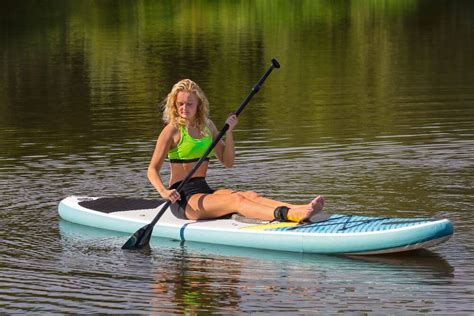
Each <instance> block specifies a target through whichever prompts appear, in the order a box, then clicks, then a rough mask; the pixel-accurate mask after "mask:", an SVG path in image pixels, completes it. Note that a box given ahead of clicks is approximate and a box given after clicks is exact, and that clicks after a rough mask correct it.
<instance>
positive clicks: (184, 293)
mask: <svg viewBox="0 0 474 316" xmlns="http://www.w3.org/2000/svg"><path fill="white" fill-rule="evenodd" d="M220 268H222V260H221V259H215V260H214V259H209V258H203V257H193V256H191V255H189V254H187V253H186V252H185V250H184V248H183V253H182V254H181V255H180V256H176V257H174V256H173V258H172V260H171V261H170V262H168V263H167V268H166V269H167V272H166V273H163V272H162V271H159V272H157V273H155V274H154V277H155V280H154V281H155V282H154V284H152V288H153V290H154V292H155V294H156V297H155V298H154V299H153V302H152V304H153V306H154V308H155V309H157V310H158V311H160V312H176V310H177V309H180V308H183V311H184V314H194V313H199V312H202V311H204V310H205V311H206V314H212V313H213V312H216V311H219V310H222V309H223V308H229V309H230V310H236V309H237V307H238V306H239V304H240V299H241V298H240V295H239V294H238V290H237V289H238V287H237V284H238V282H239V281H238V279H236V277H238V276H235V270H234V273H233V274H226V275H225V276H223V275H222V274H219V278H218V279H216V278H214V277H213V272H215V271H218V270H219V269H220ZM234 268H235V267H234ZM222 284H226V285H227V286H225V287H222ZM170 303H171V304H172V305H171V306H170Z"/></svg>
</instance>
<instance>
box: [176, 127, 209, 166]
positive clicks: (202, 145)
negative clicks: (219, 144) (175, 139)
mask: <svg viewBox="0 0 474 316" xmlns="http://www.w3.org/2000/svg"><path fill="white" fill-rule="evenodd" d="M179 133H180V134H181V139H180V140H179V143H178V145H177V146H176V147H175V148H172V149H171V150H170V151H169V152H168V159H169V160H170V162H171V163H173V162H180V163H183V162H195V161H198V160H199V158H201V157H202V155H204V153H205V152H206V150H207V149H208V148H209V146H211V144H212V133H211V130H210V129H209V128H206V136H204V137H202V138H193V137H191V135H189V134H188V131H187V130H186V128H185V127H183V126H180V127H179ZM212 155H214V150H212V151H211V152H210V153H209V155H208V156H207V157H206V159H207V160H209V158H210V157H211V156H212Z"/></svg>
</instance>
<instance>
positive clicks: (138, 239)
mask: <svg viewBox="0 0 474 316" xmlns="http://www.w3.org/2000/svg"><path fill="white" fill-rule="evenodd" d="M152 232H153V225H150V224H148V225H145V226H143V227H142V228H140V229H139V230H137V231H136V232H135V234H133V235H132V236H131V237H130V238H129V239H128V240H127V242H126V243H125V244H123V246H122V249H127V250H132V249H142V248H145V247H150V238H151V233H152Z"/></svg>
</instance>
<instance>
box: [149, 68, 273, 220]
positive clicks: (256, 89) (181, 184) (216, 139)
mask: <svg viewBox="0 0 474 316" xmlns="http://www.w3.org/2000/svg"><path fill="white" fill-rule="evenodd" d="M274 68H280V65H279V64H278V62H277V61H276V60H275V59H272V65H271V66H270V67H269V68H268V70H267V71H266V72H265V74H264V75H263V76H262V78H260V80H259V81H258V82H257V83H256V84H255V85H254V86H253V87H252V91H251V92H250V94H249V95H248V96H247V97H246V98H245V100H244V101H242V103H241V104H240V106H239V108H238V109H237V110H236V111H235V112H234V114H235V115H236V116H239V114H240V113H241V112H242V111H243V110H244V109H245V107H246V106H247V104H248V103H249V102H250V100H251V99H252V98H253V96H254V95H255V94H256V93H257V92H258V91H259V90H260V88H261V86H262V84H263V82H264V81H265V80H266V79H267V77H268V76H269V75H270V73H271V72H272V71H273V69H274ZM228 129H229V124H227V123H225V124H224V127H223V128H222V129H221V131H220V132H219V134H217V136H216V138H215V139H214V141H213V142H212V144H211V145H210V146H209V148H208V149H207V150H206V152H205V153H204V154H203V155H202V157H201V158H199V160H198V161H197V162H196V164H195V165H194V166H193V168H192V169H191V170H190V171H189V173H188V175H187V176H186V178H184V179H183V181H181V183H180V184H179V186H178V187H177V188H176V191H178V192H180V191H181V189H182V188H183V187H184V186H185V185H186V184H187V183H188V181H189V180H190V179H191V178H192V177H193V175H194V173H195V172H196V170H198V168H199V167H200V166H201V165H202V163H203V162H204V161H206V158H207V156H208V155H209V154H210V153H211V151H212V150H213V149H214V147H216V145H217V143H218V142H220V140H221V139H222V137H224V135H225V133H226V132H227V130H228ZM171 204H172V203H171V201H169V200H167V201H166V203H165V204H164V205H163V207H162V208H161V210H160V212H158V214H156V216H155V218H154V219H153V220H152V221H151V223H150V225H151V226H155V224H156V223H157V222H158V221H159V220H160V218H161V216H163V214H164V212H165V211H166V209H167V208H168V207H169V206H170V205H171Z"/></svg>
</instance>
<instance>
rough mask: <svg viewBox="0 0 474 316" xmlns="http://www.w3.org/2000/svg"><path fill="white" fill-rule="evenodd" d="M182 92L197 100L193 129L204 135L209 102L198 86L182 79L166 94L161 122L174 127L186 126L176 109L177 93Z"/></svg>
mask: <svg viewBox="0 0 474 316" xmlns="http://www.w3.org/2000/svg"><path fill="white" fill-rule="evenodd" d="M182 91H185V92H191V93H193V94H194V95H195V96H196V97H197V98H198V99H199V104H198V108H197V112H196V122H195V123H196V126H195V127H196V128H197V129H198V130H199V131H200V132H201V133H204V131H205V129H206V127H207V125H208V120H209V101H208V100H207V97H206V95H205V94H204V92H203V91H202V89H201V88H200V87H199V86H198V84H197V83H195V82H194V81H192V80H190V79H183V80H181V81H179V82H177V83H176V84H175V85H174V86H173V88H172V89H171V92H170V93H168V96H167V97H166V98H165V99H164V100H163V104H162V106H163V121H164V122H165V123H171V124H173V125H174V126H176V127H179V126H185V125H186V120H185V119H183V118H182V117H181V116H179V114H178V109H177V108H176V99H177V97H178V93H180V92H182Z"/></svg>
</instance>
